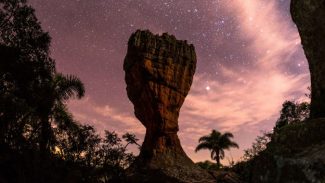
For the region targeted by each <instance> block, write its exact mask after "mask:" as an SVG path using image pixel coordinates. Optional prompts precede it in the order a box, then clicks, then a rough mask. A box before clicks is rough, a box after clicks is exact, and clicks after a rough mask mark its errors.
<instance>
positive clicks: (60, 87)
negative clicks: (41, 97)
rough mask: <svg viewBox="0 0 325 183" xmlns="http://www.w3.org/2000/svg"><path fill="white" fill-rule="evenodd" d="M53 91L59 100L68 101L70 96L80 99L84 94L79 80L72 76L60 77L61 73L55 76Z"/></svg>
mask: <svg viewBox="0 0 325 183" xmlns="http://www.w3.org/2000/svg"><path fill="white" fill-rule="evenodd" d="M54 81H55V91H56V93H57V97H58V98H59V99H63V100H68V99H69V98H70V97H72V96H76V97H77V98H81V97H83V96H84V94H85V87H84V84H83V83H82V82H81V81H80V79H79V78H77V77H76V76H73V75H66V76H64V75H62V74H61V73H59V74H56V76H55V80H54Z"/></svg>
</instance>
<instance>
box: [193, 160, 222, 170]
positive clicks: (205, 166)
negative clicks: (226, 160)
mask: <svg viewBox="0 0 325 183" xmlns="http://www.w3.org/2000/svg"><path fill="white" fill-rule="evenodd" d="M195 164H197V165H199V166H200V167H201V168H203V169H204V170H218V169H219V167H218V165H217V164H216V163H213V162H211V161H208V160H206V161H203V162H197V163H195Z"/></svg>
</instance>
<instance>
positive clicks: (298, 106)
mask: <svg viewBox="0 0 325 183" xmlns="http://www.w3.org/2000/svg"><path fill="white" fill-rule="evenodd" d="M309 112H310V104H309V103H307V102H302V103H298V102H293V101H285V102H284V103H283V104H282V109H281V113H280V118H279V119H278V120H277V122H276V125H275V127H274V131H277V130H279V129H280V128H282V127H283V126H286V125H288V124H291V123H297V122H301V121H304V120H306V119H308V118H309Z"/></svg>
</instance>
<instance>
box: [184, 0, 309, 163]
mask: <svg viewBox="0 0 325 183" xmlns="http://www.w3.org/2000/svg"><path fill="white" fill-rule="evenodd" d="M227 2H228V1H227ZM230 2H231V3H230V4H229V6H227V8H229V11H230V12H233V14H234V16H237V17H238V20H237V21H238V23H239V27H240V36H242V38H243V39H249V40H251V41H250V44H249V45H247V48H248V51H249V52H250V54H253V55H254V56H255V61H253V62H252V64H251V65H250V67H249V68H248V70H249V72H240V69H239V67H240V66H239V67H237V68H236V67H234V66H232V67H231V68H230V67H226V66H222V67H220V68H219V71H218V73H219V78H222V79H220V80H218V78H217V79H211V77H210V76H208V75H207V74H199V75H196V76H195V79H194V82H193V86H192V91H191V92H190V94H189V96H188V97H187V98H186V100H185V103H184V107H183V108H182V110H181V116H180V121H181V122H180V124H181V133H180V134H181V139H182V142H184V143H183V144H186V146H185V147H187V148H186V149H185V150H186V151H187V153H188V154H189V155H190V156H191V157H192V158H193V159H194V160H195V161H198V160H204V159H206V157H207V156H208V154H207V153H206V152H205V153H201V154H200V153H199V154H194V153H193V147H192V146H189V145H188V144H187V143H190V142H192V144H193V140H195V142H196V141H197V139H198V138H199V137H200V136H202V135H206V134H208V133H210V131H211V129H217V130H220V131H222V132H225V131H231V132H233V133H234V134H235V137H237V138H235V140H236V141H237V142H238V143H239V145H240V146H241V150H242V149H245V148H248V147H249V146H250V144H251V142H252V141H253V139H254V138H255V136H256V135H257V134H258V131H259V130H271V128H272V127H273V125H274V123H275V121H276V119H277V117H278V115H279V110H280V109H281V104H282V103H283V102H284V101H285V100H293V99H295V100H296V99H300V98H301V97H302V96H304V93H307V89H306V88H307V86H309V74H308V73H305V74H288V72H286V70H287V64H288V63H289V64H290V62H295V61H296V60H295V59H293V55H294V53H296V52H297V50H298V49H300V45H299V43H300V38H299V35H298V32H297V30H296V29H294V28H292V24H291V22H288V20H284V19H283V17H281V13H280V12H279V10H278V7H277V5H276V1H275V0H273V1H260V0H245V1H242V0H233V1H230ZM300 59H301V60H303V61H304V62H306V60H305V58H300ZM207 86H209V88H210V90H206V87H207ZM261 127H263V128H267V129H261ZM247 133H251V134H254V135H252V136H250V137H246V139H241V138H238V137H241V136H242V135H241V134H247ZM247 139H249V140H247ZM233 152H234V153H233V155H234V158H235V159H236V160H237V159H239V157H240V156H241V155H242V151H239V150H235V151H233Z"/></svg>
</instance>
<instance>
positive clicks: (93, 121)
mask: <svg viewBox="0 0 325 183" xmlns="http://www.w3.org/2000/svg"><path fill="white" fill-rule="evenodd" d="M68 105H69V108H70V109H71V111H72V112H73V115H74V117H75V118H76V119H77V120H79V121H80V122H82V123H86V124H90V125H94V126H96V128H97V130H99V132H100V133H102V132H103V131H104V130H109V131H116V132H117V133H119V134H123V133H126V132H131V133H135V134H136V135H137V136H140V137H141V136H143V135H144V133H145V129H144V127H143V126H142V125H141V123H140V122H139V121H138V120H137V119H136V118H135V117H134V115H133V114H132V113H131V112H132V111H129V112H125V111H123V112H122V111H119V110H117V109H116V108H114V107H112V106H110V105H103V106H102V105H99V104H96V103H95V102H94V101H92V100H91V99H90V98H89V97H85V98H84V99H82V100H79V101H75V100H73V101H70V102H69V104H68ZM80 106H82V107H80Z"/></svg>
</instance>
